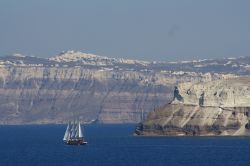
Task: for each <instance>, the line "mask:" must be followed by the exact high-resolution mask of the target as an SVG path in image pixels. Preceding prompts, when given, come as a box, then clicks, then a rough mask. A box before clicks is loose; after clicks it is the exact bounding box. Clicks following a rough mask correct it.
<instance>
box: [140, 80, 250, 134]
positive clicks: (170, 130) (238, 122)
mask: <svg viewBox="0 0 250 166" xmlns="http://www.w3.org/2000/svg"><path fill="white" fill-rule="evenodd" d="M175 92H177V90H176V91H175ZM175 96H176V95H175ZM177 96H178V98H177V97H174V100H173V102H172V103H171V104H168V105H165V106H164V107H162V108H159V109H158V110H156V111H153V112H150V113H149V114H148V117H147V119H146V120H145V121H144V122H142V123H140V124H139V125H138V127H137V130H136V133H137V134H138V135H169V136H183V135H188V136H190V135H197V136H223V135H235V136H237V135H250V127H249V126H250V125H249V124H250V78H238V79H228V80H218V81H211V82H207V83H198V84H189V83H188V84H181V85H180V86H179V88H178V95H177ZM180 96H181V98H180ZM180 99H181V100H180Z"/></svg>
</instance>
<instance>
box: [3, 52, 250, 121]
mask: <svg viewBox="0 0 250 166" xmlns="http://www.w3.org/2000/svg"><path fill="white" fill-rule="evenodd" d="M248 59H250V58H240V59H234V60H232V59H230V60H229V59H223V60H220V61H218V63H216V66H217V67H216V68H215V67H214V65H215V62H217V61H216V60H204V61H203V60H202V61H191V62H176V63H174V62H147V61H141V60H130V59H115V58H108V57H103V56H98V55H93V54H86V53H81V52H75V51H68V52H62V53H60V54H59V55H56V56H53V57H51V58H48V59H47V58H38V57H31V56H24V55H20V54H15V55H12V56H6V57H0V124H34V123H35V124H44V123H45V124H47V123H65V122H67V121H68V120H70V119H72V118H74V117H78V118H80V120H81V121H82V122H84V123H91V122H98V123H138V122H140V121H142V120H143V119H145V117H146V115H147V114H148V112H150V111H152V110H154V109H156V108H158V107H159V106H161V105H163V104H164V103H166V102H170V101H171V99H172V98H173V93H172V91H173V88H174V86H175V85H176V84H177V83H181V82H190V81H192V82H200V81H204V82H207V81H211V80H214V79H225V78H227V77H235V74H237V73H242V74H247V73H248V72H249V70H248V67H247V65H246V64H245V62H247V61H248ZM228 61H230V63H228ZM243 62H244V63H243ZM225 64H226V65H225ZM197 65H198V66H199V65H200V66H199V67H197ZM235 65H237V67H235ZM202 66H203V67H202ZM233 66H234V67H233ZM214 69H216V70H214ZM227 69H230V70H229V71H233V72H226V70H227ZM222 71H223V72H222Z"/></svg>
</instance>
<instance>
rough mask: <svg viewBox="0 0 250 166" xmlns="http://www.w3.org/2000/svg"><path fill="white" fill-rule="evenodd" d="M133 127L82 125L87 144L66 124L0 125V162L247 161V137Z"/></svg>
mask: <svg viewBox="0 0 250 166" xmlns="http://www.w3.org/2000/svg"><path fill="white" fill-rule="evenodd" d="M134 128H135V125H131V124H130V125H87V126H85V132H84V133H85V135H86V138H87V141H88V142H89V143H88V145H86V146H69V145H65V144H64V143H63V142H62V137H63V135H64V131H65V129H66V126H65V125H27V126H25V125H24V126H0V166H178V165H192V166H203V165H204V166H216V165H218V166H222V165H225V166H231V165H234V166H240V165H242V166H243V165H244V166H246V165H250V138H248V137H135V136H133V135H132V134H133V131H134Z"/></svg>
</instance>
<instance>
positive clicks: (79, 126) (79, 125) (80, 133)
mask: <svg viewBox="0 0 250 166" xmlns="http://www.w3.org/2000/svg"><path fill="white" fill-rule="evenodd" d="M78 137H79V138H82V137H83V134H82V129H81V124H80V122H78Z"/></svg>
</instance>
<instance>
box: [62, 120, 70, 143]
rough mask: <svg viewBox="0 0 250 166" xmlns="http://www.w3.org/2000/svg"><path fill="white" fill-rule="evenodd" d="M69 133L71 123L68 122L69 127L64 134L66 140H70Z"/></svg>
mask: <svg viewBox="0 0 250 166" xmlns="http://www.w3.org/2000/svg"><path fill="white" fill-rule="evenodd" d="M69 134H70V132H69V124H68V126H67V129H66V131H65V134H64V137H63V140H64V141H67V140H68V138H69Z"/></svg>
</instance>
